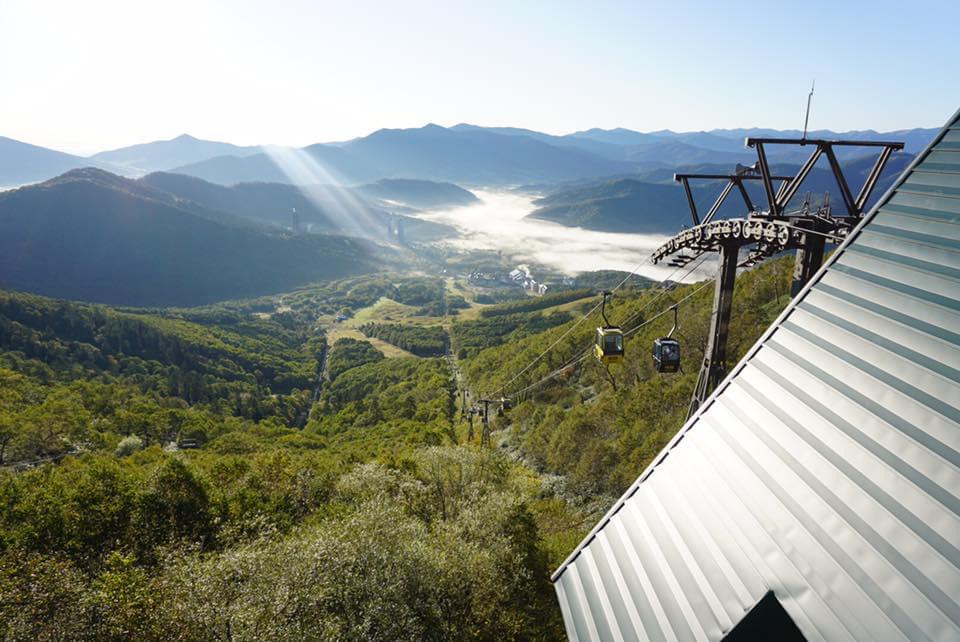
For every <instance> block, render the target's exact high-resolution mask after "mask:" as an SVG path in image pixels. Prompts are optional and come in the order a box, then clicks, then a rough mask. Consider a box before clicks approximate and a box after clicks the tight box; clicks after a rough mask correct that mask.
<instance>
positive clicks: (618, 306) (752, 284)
mask: <svg viewBox="0 0 960 642" xmlns="http://www.w3.org/2000/svg"><path fill="white" fill-rule="evenodd" d="M791 270H792V257H784V258H782V259H778V260H775V261H771V262H768V263H766V264H764V265H762V266H760V267H758V268H756V269H753V270H750V271H747V272H744V273H742V274H741V275H740V276H739V277H738V279H737V285H736V291H735V295H734V304H733V313H732V320H731V324H730V338H729V343H728V354H729V355H730V359H729V364H728V365H729V366H730V367H732V366H733V365H734V364H735V363H736V361H737V360H738V359H739V358H740V356H741V355H742V354H743V353H744V352H745V351H746V350H747V348H749V347H750V346H751V345H752V344H753V343H754V341H755V340H756V339H757V338H758V337H759V336H760V334H761V333H762V332H763V331H764V330H765V329H766V328H767V326H768V325H769V324H770V323H771V322H772V321H773V319H774V318H775V317H776V315H777V314H778V313H779V311H780V309H782V307H784V306H785V305H786V303H787V301H788V300H789V278H790V274H791ZM698 289H699V291H698V292H697V293H696V294H695V295H694V296H692V297H691V298H690V299H689V300H687V301H686V302H684V303H682V304H681V305H680V308H679V321H680V327H679V329H678V331H677V333H676V335H675V336H677V337H678V338H679V339H680V341H681V345H682V354H683V372H682V373H680V374H672V375H658V374H657V373H656V372H655V371H654V369H653V361H652V358H651V346H652V345H653V341H654V339H656V338H657V337H659V336H663V335H665V334H667V332H668V331H669V330H670V327H671V325H672V323H673V319H672V316H671V315H664V316H662V317H661V318H659V319H657V320H655V321H652V322H651V323H649V324H648V325H646V326H643V327H642V328H641V329H640V330H638V331H637V332H636V334H633V335H632V336H630V337H629V338H628V339H627V342H626V360H625V362H624V363H623V364H622V365H614V366H610V375H609V376H608V374H607V372H606V371H605V369H604V368H603V367H602V366H601V365H600V364H598V363H597V362H596V361H595V360H594V359H593V358H592V357H589V358H587V359H586V360H585V361H583V363H582V365H580V366H578V367H575V368H569V369H565V370H563V371H561V372H559V373H558V374H557V375H556V376H554V377H552V378H550V379H548V380H547V381H546V382H545V383H544V384H543V385H541V386H538V387H536V388H534V389H533V390H531V391H530V392H529V393H526V394H525V395H523V396H522V397H521V398H519V399H517V402H518V405H517V407H516V408H515V409H514V410H512V411H510V412H509V413H508V414H507V415H506V416H505V417H499V418H497V420H496V427H497V428H498V429H502V430H503V431H504V432H503V433H502V438H503V440H504V443H505V444H506V445H509V446H510V447H511V448H515V449H516V450H517V452H518V454H519V455H521V456H523V457H524V458H525V459H526V460H527V461H528V462H529V463H531V464H532V465H534V466H535V467H536V468H538V469H539V470H542V471H545V472H551V473H556V474H561V475H564V476H566V477H567V479H568V480H569V481H570V482H571V483H572V484H573V485H574V486H575V487H577V488H578V489H579V491H580V492H583V493H587V494H592V493H611V494H614V495H618V494H620V493H621V492H622V491H623V490H625V489H626V487H627V486H628V485H629V484H630V483H631V482H632V481H633V480H634V479H636V476H637V473H638V472H639V471H641V470H643V468H644V467H645V466H646V464H647V463H648V462H649V461H650V459H651V458H652V457H653V456H654V455H656V454H657V453H658V452H659V451H660V450H661V448H662V447H663V446H664V445H665V444H666V442H667V440H668V439H669V438H670V437H672V436H673V434H674V433H675V432H676V431H677V430H678V429H679V428H680V426H681V425H682V423H683V419H684V417H685V415H686V411H687V406H688V403H689V400H690V395H691V393H692V391H693V387H694V384H695V383H696V378H697V373H698V371H699V367H700V362H701V361H702V359H703V350H704V348H705V346H706V337H707V332H708V329H709V321H710V315H711V305H712V298H713V288H712V283H711V282H704V283H701V284H695V285H683V286H680V287H677V288H676V289H674V290H672V291H669V292H666V293H664V291H663V290H662V289H660V288H653V289H649V290H645V291H639V292H636V293H632V294H631V293H626V294H621V295H619V296H614V298H613V300H612V301H613V303H612V306H610V309H608V316H609V317H610V320H611V322H612V323H615V324H616V323H622V322H623V321H624V320H626V319H629V320H630V323H629V324H628V325H625V326H624V330H628V329H630V328H632V327H634V326H636V325H638V324H640V323H643V322H644V320H646V319H650V318H652V317H653V316H654V315H655V314H657V313H659V312H661V311H663V310H666V309H667V308H669V306H670V305H671V304H672V303H673V302H676V301H680V300H681V299H683V298H684V297H687V296H688V295H690V294H691V293H693V292H694V291H695V290H698ZM591 307H592V302H591ZM574 323H576V321H568V322H566V323H564V324H562V325H558V326H556V327H553V328H552V329H549V330H547V331H545V332H543V333H540V334H536V335H533V336H525V337H522V338H518V339H516V340H513V341H510V342H508V343H504V344H502V345H494V347H490V348H487V349H485V350H481V351H479V352H476V353H475V352H474V351H473V350H467V351H466V352H465V353H464V354H465V355H467V356H468V357H469V358H467V359H465V360H463V361H462V364H463V369H464V372H465V374H466V376H467V380H468V381H469V382H470V385H471V386H472V388H473V389H474V390H476V391H478V393H480V394H487V395H493V396H495V397H496V396H499V395H501V394H503V395H510V394H511V393H512V392H513V391H517V390H521V389H523V388H524V387H526V386H527V385H529V384H532V383H536V382H538V381H540V380H541V379H542V378H543V377H546V376H547V375H549V374H551V373H553V372H555V371H556V370H557V369H559V368H561V366H563V365H564V364H566V363H567V362H568V360H570V359H572V358H573V357H574V356H576V355H577V354H578V353H580V351H581V350H583V348H584V347H585V346H589V345H590V342H591V341H592V339H593V334H594V333H595V327H596V326H597V325H598V324H600V323H601V320H600V318H599V314H598V313H594V315H593V317H591V319H588V320H587V322H585V323H581V324H580V325H579V326H577V327H576V328H575V329H574V330H573V331H572V332H570V333H569V334H568V335H567V336H565V337H563V335H564V334H565V333H566V332H567V331H568V330H569V329H570V328H571V325H572V324H574ZM460 334H461V333H458V332H457V329H456V327H455V328H454V331H453V333H452V336H453V338H454V348H457V347H458V337H459V336H460ZM561 337H562V338H561ZM554 341H559V342H558V343H557V345H556V346H555V347H553V348H552V349H551V350H550V351H549V352H547V354H546V355H545V356H544V357H543V358H542V359H541V360H540V361H538V362H537V363H535V364H534V365H533V366H532V367H530V368H529V370H527V371H526V372H524V373H523V374H522V376H520V377H519V378H518V379H517V380H516V381H513V382H512V383H510V385H509V386H508V387H507V388H506V389H504V390H503V391H502V392H501V391H500V390H499V388H500V387H501V386H503V385H505V384H507V383H508V382H509V381H510V379H511V378H512V377H513V375H515V374H516V373H518V372H520V371H521V370H522V369H523V368H524V367H526V366H527V365H528V364H529V363H530V362H531V361H533V360H534V359H535V358H536V357H537V356H538V355H539V354H540V353H542V352H543V350H544V349H545V348H546V347H547V346H550V345H552V344H553V343H554ZM471 354H475V356H469V355H471Z"/></svg>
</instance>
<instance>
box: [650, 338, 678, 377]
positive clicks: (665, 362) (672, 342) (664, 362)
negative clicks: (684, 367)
mask: <svg viewBox="0 0 960 642" xmlns="http://www.w3.org/2000/svg"><path fill="white" fill-rule="evenodd" d="M653 366H654V367H655V368H656V369H657V372H677V371H678V370H680V342H679V341H677V340H676V339H671V338H669V337H662V338H660V339H657V340H656V341H654V342H653Z"/></svg>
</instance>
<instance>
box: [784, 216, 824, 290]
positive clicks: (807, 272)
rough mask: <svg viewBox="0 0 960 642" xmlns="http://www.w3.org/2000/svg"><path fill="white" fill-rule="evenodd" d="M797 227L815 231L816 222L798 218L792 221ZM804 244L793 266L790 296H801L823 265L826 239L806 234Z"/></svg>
mask: <svg viewBox="0 0 960 642" xmlns="http://www.w3.org/2000/svg"><path fill="white" fill-rule="evenodd" d="M792 224H793V225H794V226H796V227H803V228H807V229H813V228H814V227H815V226H816V221H814V220H810V219H802V218H798V219H796V220H794V221H792ZM804 237H805V238H804V240H803V243H802V244H801V245H800V247H799V248H797V257H796V259H794V264H793V282H792V283H791V285H790V296H791V297H795V296H797V295H798V294H800V290H802V289H803V286H805V285H806V284H807V282H808V281H809V280H810V279H811V278H813V275H814V274H816V272H817V270H818V269H820V265H821V264H822V263H823V252H824V249H825V246H826V239H825V238H824V237H823V236H821V235H819V234H810V233H807V234H804Z"/></svg>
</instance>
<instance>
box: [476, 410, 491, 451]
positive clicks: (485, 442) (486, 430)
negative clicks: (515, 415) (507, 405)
mask: <svg viewBox="0 0 960 642" xmlns="http://www.w3.org/2000/svg"><path fill="white" fill-rule="evenodd" d="M477 401H479V402H480V403H482V404H483V432H482V433H480V445H481V446H488V447H489V446H490V404H491V403H494V401H493V399H478V400H477Z"/></svg>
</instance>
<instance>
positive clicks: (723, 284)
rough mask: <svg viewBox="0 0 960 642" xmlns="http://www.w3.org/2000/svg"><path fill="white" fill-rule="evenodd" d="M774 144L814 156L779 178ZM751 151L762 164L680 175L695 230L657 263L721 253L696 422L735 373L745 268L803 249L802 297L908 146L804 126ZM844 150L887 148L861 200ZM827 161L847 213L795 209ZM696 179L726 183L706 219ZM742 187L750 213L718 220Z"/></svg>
mask: <svg viewBox="0 0 960 642" xmlns="http://www.w3.org/2000/svg"><path fill="white" fill-rule="evenodd" d="M811 94H812V90H811ZM808 116H809V104H808ZM773 145H791V146H800V147H812V148H813V151H812V152H811V153H810V156H809V157H808V158H807V160H806V162H804V163H803V165H801V167H800V169H799V170H797V172H796V173H795V174H794V175H792V176H788V175H776V174H774V173H773V172H771V170H770V164H769V163H768V161H767V148H768V147H769V146H773ZM746 146H747V147H749V148H752V149H754V150H756V152H757V162H756V163H755V164H754V165H752V166H750V167H744V166H742V165H739V164H738V165H737V167H736V170H735V171H734V173H733V174H730V175H726V174H674V180H676V181H677V182H679V183H680V184H681V185H682V186H683V189H684V192H685V193H686V197H687V204H688V206H689V208H690V217H691V219H692V223H693V226H692V227H690V228H688V229H686V230H684V231H682V232H681V233H680V234H678V235H676V236H674V237H673V238H672V239H670V240H669V241H667V242H666V243H664V244H663V245H661V246H660V247H659V248H657V249H656V250H655V251H654V253H653V255H652V256H651V260H652V261H653V263H659V262H660V261H664V260H666V259H668V258H670V263H669V264H670V265H671V266H684V265H686V264H687V263H689V262H690V261H692V260H693V259H694V258H695V257H696V256H698V255H699V254H701V253H703V252H716V253H717V254H718V256H719V266H718V269H717V277H716V287H715V289H714V297H713V315H712V317H711V321H710V334H709V337H708V340H707V347H706V350H705V351H704V358H703V364H702V365H701V367H700V376H699V378H698V380H697V386H696V388H695V389H694V392H693V397H692V398H691V400H690V409H689V412H688V415H687V416H688V417H689V416H690V415H692V414H693V413H694V412H695V411H696V409H697V408H698V407H699V406H700V405H701V404H702V403H703V402H704V401H706V399H707V397H709V396H710V393H711V392H713V390H714V389H715V388H716V387H717V384H719V383H720V381H721V380H722V379H723V378H724V376H726V373H727V363H726V362H727V333H728V329H729V324H730V306H731V303H732V300H733V285H734V280H735V278H736V274H737V268H738V267H749V266H752V265H755V264H756V263H759V262H760V261H762V260H764V259H767V258H769V257H771V256H774V255H776V254H779V253H780V252H784V251H788V250H796V259H795V264H794V265H795V267H794V273H793V283H792V286H791V295H794V296H795V295H796V294H797V293H798V292H799V291H800V290H801V289H802V288H803V286H804V285H805V284H806V283H807V281H809V280H810V278H811V277H812V276H813V275H814V273H815V272H816V271H817V269H818V268H819V267H820V264H821V263H822V261H823V254H824V250H825V246H826V242H827V241H828V240H829V241H830V242H833V243H837V242H840V241H842V240H843V239H844V238H845V237H846V235H847V234H848V233H849V232H850V230H852V229H853V227H854V226H855V225H856V224H857V222H858V221H859V220H860V218H861V217H862V216H863V212H864V209H865V208H866V205H867V201H868V200H869V199H870V195H871V193H872V192H873V189H874V187H876V184H877V181H878V180H879V178H880V174H881V173H882V172H883V169H884V167H885V166H886V164H887V161H888V160H889V159H890V155H891V154H892V153H893V152H895V151H899V150H902V149H903V146H904V144H903V143H900V142H886V141H884V142H881V141H863V140H857V141H854V140H823V139H811V138H807V136H806V125H804V134H803V137H802V138H747V139H746ZM839 147H866V148H871V149H878V150H879V155H878V157H877V159H876V161H875V162H874V164H873V167H872V169H871V170H870V172H869V173H868V175H867V177H866V179H865V180H864V183H863V185H862V186H861V187H860V190H859V191H858V192H857V194H856V196H854V194H853V192H852V191H851V188H850V183H849V182H848V181H847V179H846V177H845V176H844V173H843V169H842V168H841V166H840V163H839V161H838V160H837V155H836V152H835V150H836V148H839ZM821 156H826V158H827V160H828V162H829V165H830V170H831V172H832V174H833V177H834V178H835V179H836V182H837V186H838V187H839V191H840V197H841V198H842V201H843V211H842V212H839V213H837V214H834V212H833V208H832V207H831V205H830V203H829V201H828V200H827V199H826V198H825V199H824V202H823V203H822V204H820V205H819V206H817V207H815V208H814V207H812V206H811V204H810V202H809V200H807V201H805V202H804V203H803V204H802V205H801V206H799V207H795V208H794V209H791V201H792V200H793V198H794V197H795V196H796V194H797V190H798V189H799V188H800V186H801V184H802V183H803V181H804V180H805V179H806V178H807V176H808V175H809V174H810V171H811V170H812V169H813V167H814V165H815V164H816V163H817V161H818V160H819V159H820V157H821ZM691 180H711V181H717V180H723V181H726V185H725V186H724V188H723V190H722V191H721V192H720V195H719V196H718V197H717V199H716V200H715V201H714V203H713V205H712V206H711V207H710V209H709V210H708V211H707V213H706V214H705V215H704V216H703V217H702V218H701V217H700V214H699V212H698V211H697V206H696V203H695V201H694V198H693V193H692V191H691V190H690V181H691ZM745 181H759V182H760V184H761V186H762V188H763V195H764V200H765V202H763V203H759V204H755V203H754V202H753V200H752V199H751V197H750V194H749V192H748V191H747V189H746V186H745V184H744V182H745ZM734 189H736V190H737V191H738V192H739V193H740V195H741V196H742V197H743V201H744V205H745V206H746V211H747V214H746V216H744V217H741V218H732V219H723V220H715V217H716V215H717V213H718V212H719V211H720V208H721V206H722V205H723V204H724V202H725V201H726V199H727V197H728V196H729V195H730V193H731V192H732V191H733V190H734Z"/></svg>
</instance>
